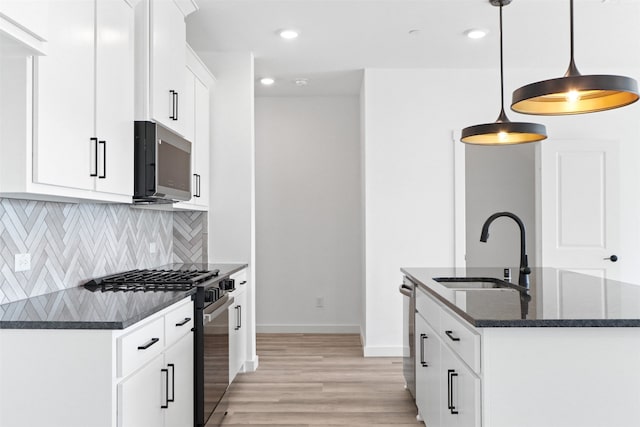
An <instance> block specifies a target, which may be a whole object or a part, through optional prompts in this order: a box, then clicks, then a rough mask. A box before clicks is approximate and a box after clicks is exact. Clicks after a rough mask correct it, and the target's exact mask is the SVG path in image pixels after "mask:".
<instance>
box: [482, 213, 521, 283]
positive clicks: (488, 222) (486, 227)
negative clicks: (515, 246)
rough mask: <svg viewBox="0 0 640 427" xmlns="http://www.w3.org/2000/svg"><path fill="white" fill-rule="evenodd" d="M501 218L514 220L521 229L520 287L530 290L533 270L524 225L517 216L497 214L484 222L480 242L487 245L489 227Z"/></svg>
mask: <svg viewBox="0 0 640 427" xmlns="http://www.w3.org/2000/svg"><path fill="white" fill-rule="evenodd" d="M501 216H506V217H509V218H511V219H512V220H514V221H515V222H516V223H517V224H518V227H520V274H519V275H518V285H520V286H522V287H525V288H527V289H529V274H530V273H531V269H530V268H529V259H528V257H527V253H526V246H527V244H526V237H525V230H524V223H523V222H522V220H521V219H520V218H518V216H517V215H516V214H513V213H511V212H496V213H494V214H493V215H491V216H490V217H489V218H487V220H486V221H485V222H484V225H483V226H482V233H481V234H480V241H481V242H484V243H486V242H487V239H488V238H489V226H490V225H491V223H492V222H493V220H495V219H496V218H500V217H501Z"/></svg>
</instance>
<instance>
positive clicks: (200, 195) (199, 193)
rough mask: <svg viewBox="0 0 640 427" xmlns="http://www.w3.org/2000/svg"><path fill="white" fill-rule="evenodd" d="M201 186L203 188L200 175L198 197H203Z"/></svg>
mask: <svg viewBox="0 0 640 427" xmlns="http://www.w3.org/2000/svg"><path fill="white" fill-rule="evenodd" d="M201 186H202V177H201V176H200V174H198V197H202V193H201V191H200V190H201Z"/></svg>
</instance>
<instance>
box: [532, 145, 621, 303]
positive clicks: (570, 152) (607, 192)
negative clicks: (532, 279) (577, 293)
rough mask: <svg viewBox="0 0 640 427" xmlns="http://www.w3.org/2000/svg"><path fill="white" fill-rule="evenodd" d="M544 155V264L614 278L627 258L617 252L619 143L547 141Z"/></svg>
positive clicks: (541, 206)
mask: <svg viewBox="0 0 640 427" xmlns="http://www.w3.org/2000/svg"><path fill="white" fill-rule="evenodd" d="M539 160H540V168H539V173H540V177H539V183H540V187H539V200H540V204H539V211H538V212H539V215H540V218H539V219H540V224H539V227H538V230H539V233H540V237H541V242H540V243H541V245H540V247H541V253H540V256H541V263H540V264H541V265H543V266H549V267H559V268H565V269H570V270H573V271H577V272H581V273H586V274H590V275H594V276H599V277H602V278H614V279H615V278H616V277H617V276H618V266H619V265H620V263H621V262H625V259H624V254H621V253H619V252H618V250H619V230H618V225H619V192H618V188H619V172H618V171H619V168H618V161H619V147H618V143H617V142H616V141H597V140H580V141H578V140H571V141H548V142H544V143H542V144H541V145H540V157H539ZM612 255H615V256H616V257H619V261H618V262H612V260H611V259H610V257H611V256H612ZM560 286H561V287H562V286H563V285H562V284H561V285H560ZM567 286H569V287H571V286H573V285H572V284H570V283H567ZM594 291H596V290H594Z"/></svg>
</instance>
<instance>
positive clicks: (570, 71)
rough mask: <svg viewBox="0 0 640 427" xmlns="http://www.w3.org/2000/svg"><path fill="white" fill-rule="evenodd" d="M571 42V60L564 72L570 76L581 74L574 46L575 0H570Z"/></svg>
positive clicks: (566, 75)
mask: <svg viewBox="0 0 640 427" xmlns="http://www.w3.org/2000/svg"><path fill="white" fill-rule="evenodd" d="M569 34H570V36H569V44H570V52H571V56H570V58H571V59H570V60H569V68H567V72H566V73H565V74H564V76H565V77H569V76H579V75H580V71H578V67H576V63H575V60H574V59H573V57H574V47H573V0H569Z"/></svg>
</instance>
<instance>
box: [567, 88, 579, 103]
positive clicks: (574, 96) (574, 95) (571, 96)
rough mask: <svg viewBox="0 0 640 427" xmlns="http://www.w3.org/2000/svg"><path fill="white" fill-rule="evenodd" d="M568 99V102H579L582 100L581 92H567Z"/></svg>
mask: <svg viewBox="0 0 640 427" xmlns="http://www.w3.org/2000/svg"><path fill="white" fill-rule="evenodd" d="M566 99H567V102H571V103H574V102H578V101H579V100H580V92H578V91H577V90H570V91H569V92H567V96H566Z"/></svg>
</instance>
